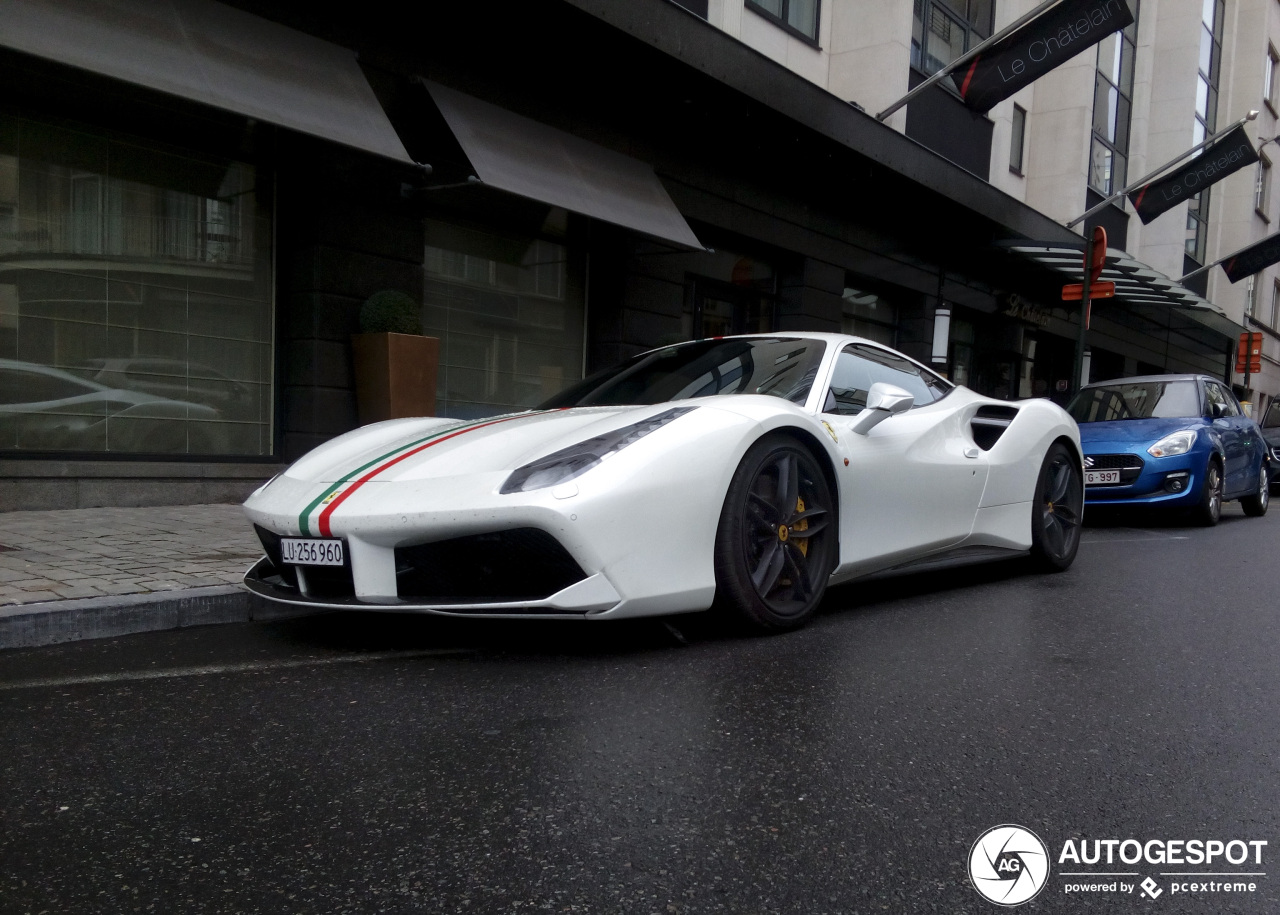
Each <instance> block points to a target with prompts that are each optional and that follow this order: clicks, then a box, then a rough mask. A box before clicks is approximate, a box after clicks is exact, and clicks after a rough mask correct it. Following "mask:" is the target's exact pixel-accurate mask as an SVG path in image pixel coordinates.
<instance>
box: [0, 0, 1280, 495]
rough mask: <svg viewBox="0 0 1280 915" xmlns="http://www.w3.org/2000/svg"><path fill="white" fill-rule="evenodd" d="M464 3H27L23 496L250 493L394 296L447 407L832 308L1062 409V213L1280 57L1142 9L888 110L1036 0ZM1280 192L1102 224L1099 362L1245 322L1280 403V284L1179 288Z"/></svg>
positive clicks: (16, 50) (1203, 355) (20, 258)
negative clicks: (374, 313) (1110, 257)
mask: <svg viewBox="0 0 1280 915" xmlns="http://www.w3.org/2000/svg"><path fill="white" fill-rule="evenodd" d="M1111 2H1118V0H1111ZM122 3H123V4H124V6H126V7H129V8H130V9H131V10H132V13H133V15H131V16H121V15H119V9H120V7H121V4H122ZM1131 4H1132V6H1133V7H1134V8H1135V9H1136V7H1137V5H1138V4H1137V0H1131ZM453 6H454V7H455V8H449V9H437V8H435V7H434V6H433V7H432V8H430V9H404V8H402V7H401V6H400V5H397V4H391V3H383V2H380V0H373V2H370V3H366V4H361V5H359V6H355V5H340V4H334V5H329V6H326V5H323V4H318V5H313V6H309V7H306V8H300V7H298V6H296V5H292V4H286V3H254V4H249V3H221V2H216V0H184V2H181V3H178V2H175V0H119V2H117V3H114V4H98V3H84V4H80V5H62V4H43V3H39V2H36V0H16V2H14V3H12V4H9V5H8V6H7V7H6V12H4V13H3V15H4V16H5V17H7V19H6V20H5V21H4V22H0V75H2V76H3V78H4V81H5V85H6V87H8V88H9V89H10V91H9V92H8V93H6V98H5V99H4V100H3V101H0V383H3V385H4V388H5V390H4V395H3V404H4V406H3V408H0V505H2V506H3V507H5V508H8V509H13V508H48V507H77V506H90V505H105V504H161V503H173V502H184V501H189V502H198V501H213V500H221V499H230V498H238V497H240V496H242V495H244V494H246V493H247V492H248V491H249V490H250V489H251V488H252V487H253V486H254V485H256V484H257V482H259V481H260V480H262V479H265V478H267V477H269V476H271V475H272V474H273V473H275V472H277V471H278V470H279V469H280V468H281V467H282V466H283V465H285V464H286V463H287V462H289V461H291V460H293V459H295V458H297V457H298V456H300V455H301V454H302V453H304V452H305V451H306V450H308V449H309V448H311V447H313V446H315V445H317V444H319V443H321V442H323V441H325V440H327V439H329V438H332V437H333V436H335V435H338V434H341V433H342V432H345V431H347V430H349V429H351V428H354V427H355V426H356V425H358V423H359V421H360V420H359V416H358V413H357V408H356V398H355V375H354V371H355V370H354V368H353V363H352V350H351V342H350V338H351V336H352V335H353V334H355V333H358V332H359V331H360V329H361V328H360V313H361V308H362V306H363V304H364V303H365V302H366V301H367V300H368V299H369V298H370V297H371V296H373V295H374V294H375V293H379V292H383V291H386V290H393V291H397V292H401V293H404V294H406V295H408V296H410V297H411V298H412V299H413V300H414V301H415V302H416V303H418V305H419V307H420V316H421V319H422V322H423V325H424V329H425V331H426V332H427V333H428V334H431V335H433V336H436V337H438V338H439V339H440V365H439V369H438V399H437V413H438V414H440V415H449V416H457V417H476V416H485V415H493V414H497V413H503V412H508V411H512V410H520V409H526V408H529V407H532V406H534V405H536V404H537V403H539V402H541V401H542V400H544V399H545V398H547V397H549V396H550V395H552V394H554V393H555V392H557V391H558V390H560V389H561V388H563V387H564V386H566V385H568V384H570V383H572V382H573V381H576V380H578V379H579V378H581V377H583V375H584V374H586V373H589V372H591V371H594V370H596V369H599V368H603V367H605V366H607V365H609V364H611V363H613V362H615V361H617V360H618V359H621V358H624V357H626V356H628V355H631V354H632V353H635V352H639V351H641V350H643V349H645V348H649V347H652V346H656V345H662V344H665V343H669V342H673V341H677V340H684V339H691V338H695V337H702V336H711V335H716V334H723V333H737V332H753V331H777V330H801V329H811V330H844V331H848V332H853V333H858V334H861V335H864V336H867V337H871V338H873V339H877V340H881V341H883V342H886V343H889V344H891V345H894V346H896V347H898V348H899V349H901V350H903V351H905V352H907V353H908V354H910V355H912V356H914V357H916V358H918V359H921V360H922V361H925V362H929V363H932V364H934V365H935V366H936V367H937V368H938V369H939V370H942V371H945V372H946V373H947V374H948V375H950V377H952V378H953V379H954V380H956V381H958V382H961V383H965V384H968V385H970V386H972V387H974V388H976V389H978V390H980V391H982V392H984V393H988V394H993V395H995V396H1001V397H1007V398H1017V397H1028V396H1049V397H1054V398H1057V399H1065V398H1066V397H1067V396H1068V395H1069V393H1070V391H1071V390H1072V388H1073V386H1074V384H1075V381H1076V379H1075V378H1074V360H1075V357H1076V341H1077V339H1078V337H1079V335H1080V334H1079V326H1080V325H1079V321H1080V315H1079V309H1078V306H1077V305H1075V304H1073V303H1064V302H1062V301H1061V296H1060V290H1061V286H1062V284H1063V283H1064V282H1071V281H1073V280H1075V281H1078V266H1071V265H1078V263H1079V258H1080V235H1079V229H1077V230H1075V231H1071V230H1068V229H1067V228H1065V226H1064V225H1063V223H1064V222H1065V221H1066V220H1069V219H1070V218H1072V217H1073V216H1075V215H1078V214H1079V213H1081V212H1083V211H1084V210H1085V209H1086V208H1087V207H1088V206H1090V205H1091V204H1092V203H1094V202H1097V201H1100V200H1101V199H1102V198H1103V197H1104V196H1105V195H1106V194H1108V193H1110V192H1111V191H1113V190H1117V189H1119V187H1120V186H1123V184H1124V182H1125V181H1126V180H1128V178H1127V177H1126V176H1130V177H1131V176H1135V175H1140V174H1142V173H1143V172H1144V170H1145V169H1147V168H1149V167H1150V166H1152V165H1154V164H1157V163H1158V162H1160V161H1163V159H1165V158H1169V157H1170V156H1172V155H1173V154H1174V153H1175V152H1176V151H1177V149H1178V148H1179V145H1178V144H1183V147H1185V146H1189V145H1191V143H1193V142H1195V138H1196V137H1197V135H1198V134H1197V131H1210V132H1212V131H1213V130H1214V129H1216V128H1219V127H1221V126H1223V125H1225V124H1228V123H1230V122H1231V121H1232V120H1235V119H1237V118H1238V117H1240V116H1241V114H1240V113H1237V109H1239V108H1242V107H1245V108H1247V106H1248V105H1250V104H1252V105H1254V106H1255V107H1256V106H1257V104H1258V102H1257V99H1256V97H1257V96H1259V95H1261V94H1265V93H1266V92H1270V91H1272V90H1271V88H1269V87H1270V85H1271V83H1270V82H1269V83H1267V84H1266V85H1265V86H1264V85H1263V78H1264V75H1265V76H1266V77H1267V79H1268V80H1271V79H1272V77H1273V75H1274V74H1273V73H1272V71H1271V70H1266V73H1265V74H1264V69H1265V68H1264V67H1263V61H1264V60H1269V61H1271V64H1274V62H1275V60H1276V57H1275V56H1273V55H1274V54H1275V47H1274V45H1272V44H1271V43H1270V42H1262V41H1261V39H1259V37H1258V36H1259V35H1260V34H1263V33H1264V32H1265V31H1266V29H1270V28H1272V27H1273V25H1274V23H1272V21H1271V20H1272V19H1274V18H1275V17H1276V15H1277V11H1276V10H1275V9H1273V7H1274V6H1275V4H1274V3H1271V4H1270V5H1268V4H1267V3H1264V2H1262V0H1242V2H1241V3H1239V4H1238V5H1237V4H1236V3H1234V2H1231V3H1223V2H1217V3H1216V5H1214V2H1212V0H1211V2H1209V3H1208V4H1207V5H1206V6H1205V9H1206V10H1208V9H1209V7H1213V9H1212V10H1211V11H1210V12H1208V13H1204V14H1203V15H1202V10H1201V9H1200V8H1199V7H1200V4H1199V3H1198V0H1197V2H1194V3H1193V2H1191V0H1179V2H1177V3H1175V2H1171V0H1164V2H1160V0H1142V3H1141V9H1139V10H1137V12H1138V18H1137V22H1136V23H1135V25H1134V26H1132V27H1130V28H1129V29H1127V30H1125V31H1124V32H1123V33H1117V34H1116V35H1115V36H1113V37H1112V38H1111V39H1108V41H1107V42H1104V43H1103V45H1101V46H1099V47H1098V48H1096V49H1090V50H1089V51H1087V52H1085V53H1083V54H1080V55H1078V56H1076V57H1074V58H1072V59H1071V60H1070V61H1069V62H1067V63H1066V64H1064V65H1063V66H1061V67H1059V68H1058V69H1057V70H1054V71H1053V72H1051V73H1050V74H1048V75H1047V76H1045V77H1043V78H1042V79H1041V80H1039V81H1037V82H1036V83H1034V84H1033V85H1031V86H1029V87H1027V88H1026V89H1023V90H1022V91H1021V92H1019V93H1018V94H1017V95H1015V96H1014V97H1013V98H1012V99H1009V100H1008V101H1006V102H1003V103H1001V104H1000V105H998V106H997V107H996V108H995V109H993V110H992V111H991V112H990V113H989V114H988V115H985V116H984V115H975V114H972V113H971V112H969V111H968V110H967V109H965V108H964V107H963V106H962V105H961V104H960V103H959V101H958V99H957V98H956V97H955V94H954V93H952V92H950V90H948V89H947V88H945V87H943V86H938V87H934V88H932V89H928V90H926V91H925V92H924V93H923V94H921V95H919V96H918V97H917V98H916V99H915V100H913V101H912V102H911V104H910V105H908V106H906V107H905V108H903V109H901V110H899V111H897V112H895V113H894V114H892V115H890V116H889V117H887V118H886V119H885V120H884V122H881V121H878V120H877V119H876V118H875V117H874V115H875V114H876V112H878V111H880V110H882V109H884V108H886V107H888V106H889V105H891V104H892V103H893V102H894V101H895V100H896V99H897V98H899V97H900V96H901V95H903V94H905V93H906V92H907V91H908V89H910V88H911V87H913V86H915V85H918V84H919V83H920V82H921V81H922V80H924V79H925V78H926V77H927V76H928V75H929V74H930V73H931V72H933V71H936V70H937V69H938V68H939V67H941V66H943V65H944V64H945V63H946V62H947V61H949V60H951V59H953V58H954V57H955V56H956V55H958V54H960V53H963V51H964V50H965V48H967V47H972V46H973V44H974V43H976V42H978V41H981V40H982V39H984V38H985V37H988V36H989V35H991V34H992V33H993V32H994V31H996V30H998V29H999V28H1001V27H1002V26H1003V24H1005V23H1007V22H1010V21H1012V20H1013V19H1014V18H1016V17H1017V16H1019V15H1021V14H1022V13H1023V12H1026V11H1027V10H1029V9H1030V8H1031V7H1032V6H1033V4H1032V2H1031V0H1008V2H992V0H954V2H953V0H916V2H914V3H908V2H906V0H894V2H889V3H879V2H877V3H872V2H869V0H758V2H757V0H702V2H697V0H689V2H683V3H679V4H677V3H673V2H669V0H637V2H634V3H627V4H618V3H616V2H610V0H526V2H521V3H516V2H505V0H504V2H498V3H494V4H486V5H484V8H483V9H479V8H471V7H472V6H474V5H466V4H462V5H453ZM1255 6H1256V9H1254V7H1255ZM457 7H461V8H457ZM1205 17H1207V19H1206V18H1205ZM1250 17H1252V18H1250ZM1208 19H1211V20H1212V22H1211V23H1210V24H1209V25H1210V26H1211V27H1210V28H1209V29H1208V32H1207V34H1208V36H1209V38H1208V42H1209V44H1208V48H1209V50H1208V57H1207V58H1206V57H1205V56H1204V52H1203V51H1202V50H1201V48H1202V42H1203V41H1204V40H1205V39H1204V38H1203V35H1204V34H1206V32H1205V29H1204V28H1203V27H1204V26H1205V23H1206V22H1207V20H1208ZM1262 21H1265V23H1266V29H1264V28H1262V27H1261V26H1260V25H1259V24H1258V23H1259V22H1262ZM1244 36H1247V37H1248V41H1249V42H1251V43H1252V44H1250V45H1249V47H1248V48H1247V49H1246V48H1245V47H1244V41H1245V38H1244ZM1253 45H1257V46H1258V47H1256V48H1255V47H1253ZM1157 50H1158V51H1159V53H1157ZM1175 50H1176V52H1177V53H1175ZM1248 55H1252V56H1253V57H1256V63H1257V66H1255V67H1253V68H1252V69H1251V70H1250V69H1249V68H1247V67H1245V66H1244V65H1243V63H1242V61H1243V60H1244V59H1245V58H1246V56H1248ZM1206 60H1207V63H1203V65H1202V62H1203V61H1206ZM1233 61H1234V63H1233ZM1250 80H1252V82H1251V81H1250ZM1272 81H1273V80H1272ZM1184 84H1185V85H1184ZM1175 89H1176V92H1175ZM1175 95H1176V96H1177V97H1176V98H1175V97H1174V96H1175ZM1200 98H1203V102H1201V103H1200V106H1199V107H1197V99H1200ZM1264 107H1266V109H1267V110H1266V111H1265V112H1264V114H1263V115H1262V116H1261V117H1260V118H1259V119H1258V120H1257V121H1255V122H1252V127H1253V128H1256V129H1258V130H1261V131H1263V133H1264V135H1266V136H1271V135H1273V134H1266V131H1274V130H1275V129H1276V125H1275V112H1274V111H1273V110H1272V109H1271V108H1270V107H1269V106H1267V105H1266V104H1265V100H1264ZM1272 150H1274V147H1273V146H1266V147H1264V153H1267V152H1270V151H1272ZM1265 177H1266V173H1265V172H1264V171H1262V170H1259V172H1258V173H1257V174H1254V173H1252V172H1251V173H1249V174H1244V173H1240V174H1237V175H1235V176H1233V177H1232V178H1231V179H1228V180H1227V181H1225V182H1223V183H1222V184H1220V185H1218V186H1217V187H1215V188H1214V189H1213V191H1212V193H1211V194H1210V195H1207V198H1206V199H1202V200H1200V201H1198V202H1197V204H1196V205H1195V206H1196V207H1198V209H1195V210H1194V211H1191V212H1189V209H1190V208H1189V207H1188V205H1186V204H1184V205H1181V209H1180V210H1176V211H1171V212H1170V213H1167V214H1165V215H1164V216H1162V217H1160V219H1159V220H1158V221H1155V222H1152V223H1151V224H1150V225H1148V226H1141V224H1140V223H1139V221H1138V219H1137V218H1136V217H1135V216H1134V215H1133V213H1132V210H1131V209H1130V208H1128V207H1127V204H1124V205H1120V204H1117V205H1115V206H1112V207H1110V208H1109V209H1108V211H1106V212H1104V213H1103V214H1102V215H1101V216H1100V217H1098V218H1097V220H1094V221H1097V222H1101V223H1102V224H1104V225H1106V226H1107V228H1108V231H1109V233H1110V234H1111V239H1112V241H1111V246H1112V248H1113V249H1115V250H1116V251H1117V252H1127V258H1121V260H1123V261H1124V263H1125V264H1129V265H1130V266H1129V267H1127V268H1126V269H1129V270H1130V273H1131V275H1132V277H1133V283H1132V285H1131V288H1129V294H1128V295H1127V297H1119V298H1117V299H1116V300H1114V301H1112V302H1107V303H1101V304H1098V305H1097V306H1096V307H1095V310H1094V313H1093V319H1092V322H1091V325H1090V329H1089V331H1088V335H1087V343H1088V348H1089V372H1090V374H1091V377H1094V378H1101V377H1111V376H1115V375H1121V374H1128V373H1132V372H1135V371H1164V370H1200V371H1207V372H1210V373H1211V374H1214V375H1217V376H1219V377H1223V376H1225V375H1226V374H1227V373H1228V372H1229V366H1228V365H1227V358H1228V354H1229V352H1230V351H1231V350H1232V349H1233V347H1234V345H1235V335H1236V333H1237V332H1238V331H1239V330H1240V329H1241V327H1242V325H1244V324H1246V323H1248V324H1250V326H1251V327H1252V326H1253V325H1258V326H1261V327H1262V328H1263V329H1264V330H1265V331H1267V332H1268V335H1267V341H1268V342H1267V347H1268V348H1267V350H1266V353H1267V359H1266V368H1265V369H1264V372H1263V373H1262V375H1261V376H1258V375H1255V376H1253V377H1252V378H1251V379H1250V380H1249V390H1250V392H1251V393H1250V394H1249V396H1250V397H1253V398H1257V399H1261V398H1264V397H1266V396H1270V395H1273V394H1275V393H1276V392H1277V391H1280V373H1277V372H1276V365H1277V363H1276V357H1277V356H1280V352H1278V351H1277V350H1276V348H1275V343H1276V342H1277V340H1280V338H1277V337H1276V336H1275V334H1274V332H1273V331H1274V327H1275V325H1276V322H1277V320H1280V317H1278V316H1277V315H1276V314H1275V311H1276V310H1277V309H1280V292H1276V293H1274V295H1273V293H1272V289H1273V288H1274V289H1280V286H1278V285H1276V281H1275V277H1274V275H1273V274H1274V272H1275V271H1274V270H1271V271H1267V272H1264V274H1261V275H1259V277H1257V278H1255V282H1254V283H1253V284H1252V287H1251V288H1252V289H1253V293H1252V295H1251V297H1250V296H1247V295H1246V294H1245V291H1244V290H1243V289H1241V288H1237V287H1232V286H1230V284H1227V283H1226V282H1225V280H1224V279H1223V278H1222V277H1221V275H1220V272H1219V273H1209V274H1208V276H1207V277H1206V278H1205V282H1204V284H1203V285H1201V286H1200V287H1198V288H1196V287H1195V286H1194V283H1192V282H1189V283H1188V287H1190V288H1184V287H1183V286H1182V285H1180V284H1177V283H1169V282H1168V280H1167V279H1166V278H1172V280H1174V281H1176V280H1177V279H1178V277H1180V276H1181V275H1182V274H1183V273H1185V272H1189V269H1190V268H1192V267H1194V266H1195V265H1196V264H1197V263H1198V264H1205V263H1209V262H1211V261H1212V260H1213V259H1214V258H1216V257H1217V256H1219V252H1223V253H1225V252H1227V251H1229V250H1232V249H1233V248H1234V247H1240V246H1241V245H1243V244H1247V243H1248V242H1249V241H1252V240H1256V238H1260V237H1262V236H1263V235H1265V234H1267V232H1268V231H1269V229H1268V228H1267V226H1268V224H1269V220H1270V219H1272V218H1275V215H1276V214H1275V213H1274V212H1272V208H1271V201H1270V196H1269V187H1268V188H1267V192H1266V193H1262V192H1260V191H1258V190H1257V187H1256V186H1255V185H1257V183H1258V182H1259V181H1261V180H1262V179H1264V178H1265ZM1260 193H1262V196H1259V194H1260ZM1242 208H1245V209H1247V212H1246V211H1245V209H1242ZM1094 221H1091V222H1090V223H1089V224H1090V225H1092V224H1093V222H1094ZM1133 264H1136V266H1132V265H1133ZM1064 265H1067V266H1066V267H1064ZM1070 271H1075V273H1076V275H1075V276H1072V275H1071V274H1070ZM1268 284H1270V285H1268ZM1238 285H1243V284H1238ZM1127 288H1128V287H1127ZM1171 289H1172V290H1173V291H1172V292H1171V291H1170V290H1171ZM1267 309H1271V311H1268V310H1267ZM1231 380H1232V381H1234V382H1235V383H1237V385H1238V386H1240V385H1243V379H1241V378H1238V377H1237V378H1232V379H1231ZM1238 389H1240V390H1242V392H1243V388H1242V387H1238Z"/></svg>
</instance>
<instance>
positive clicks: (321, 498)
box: [298, 413, 538, 537]
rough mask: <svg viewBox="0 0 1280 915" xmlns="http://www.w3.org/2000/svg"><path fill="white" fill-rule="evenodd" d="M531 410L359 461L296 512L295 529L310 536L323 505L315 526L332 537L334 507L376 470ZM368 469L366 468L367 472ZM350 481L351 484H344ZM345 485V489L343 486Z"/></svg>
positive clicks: (447, 431) (435, 435)
mask: <svg viewBox="0 0 1280 915" xmlns="http://www.w3.org/2000/svg"><path fill="white" fill-rule="evenodd" d="M536 415H538V414H534V413H519V414H517V415H515V416H504V417H501V418H499V419H490V420H485V421H483V422H475V423H466V424H464V425H461V426H453V427H451V428H449V429H444V430H442V431H440V432H435V433H433V434H431V435H428V436H426V437H425V438H420V439H417V440H416V441H412V442H409V443H407V444H404V445H401V446H400V447H399V448H393V449H392V450H391V451H388V452H386V453H385V454H382V455H379V456H378V457H376V458H374V459H373V460H372V461H369V462H368V463H366V464H362V465H361V466H359V467H357V468H356V469H355V470H353V471H351V472H350V473H348V474H347V475H346V476H344V477H343V478H342V479H340V480H338V481H337V482H336V483H333V484H332V485H330V486H328V487H327V488H326V489H325V490H324V491H323V492H322V493H320V495H318V496H316V498H315V499H314V500H313V501H312V502H311V504H309V505H308V506H307V507H306V508H304V509H303V510H302V514H300V515H298V529H299V530H300V531H301V532H302V536H304V537H309V536H311V524H310V519H311V513H312V512H314V511H315V510H316V508H317V507H319V506H321V505H323V506H324V507H323V508H322V509H321V510H320V516H319V518H317V519H316V530H317V533H319V535H320V536H321V537H331V536H333V532H332V530H331V529H330V527H329V518H330V516H331V515H332V514H333V512H334V509H336V508H337V507H338V506H339V505H341V504H342V503H343V502H345V501H346V500H347V497H348V496H350V495H351V494H352V493H353V492H355V491H356V490H357V489H359V488H360V487H361V486H363V485H364V484H365V483H367V482H369V481H370V480H372V479H373V478H374V477H376V476H377V475H378V474H380V473H382V472H383V471H385V470H387V469H388V468H390V467H394V466H395V465H396V464H399V463H400V462H401V461H403V460H405V459H407V458H411V457H413V456H414V455H415V454H418V453H420V452H422V451H425V450H426V449H428V448H430V447H431V446H432V445H438V444H440V443H441V442H447V441H448V440H449V439H451V438H457V437H458V436H459V435H465V434H466V433H468V432H471V431H473V430H475V429H483V428H484V427H485V426H496V425H497V424H498V423H506V422H510V421H511V420H513V419H523V418H524V417H526V416H536ZM366 471H367V472H366ZM348 483H350V484H351V485H349V486H347V484H348ZM343 486H346V489H343V488H342V487H343Z"/></svg>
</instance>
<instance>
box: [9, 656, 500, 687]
mask: <svg viewBox="0 0 1280 915" xmlns="http://www.w3.org/2000/svg"><path fill="white" fill-rule="evenodd" d="M474 653H475V652H474V651H473V650H472V649H470V648H433V649H428V650H424V651H375V652H370V653H369V654H361V655H344V656H342V657H334V658H303V659H298V660H293V661H244V662H241V663H239V664H207V665H203V666H201V667H173V668H170V669H169V670H125V671H118V672H116V673H110V674H90V675H88V676H80V677H45V678H43V679H40V680H18V681H17V682H14V683H0V692H7V691H11V690H17V689H47V688H49V687H57V686H80V685H83V684H89V683H126V682H129V681H131V680H171V679H175V678H178V677H207V676H210V675H212V674H240V673H267V672H270V671H273V670H289V669H291V668H298V667H328V666H331V665H334V664H368V663H371V662H373V661H396V660H402V659H404V660H407V659H410V658H445V657H455V656H457V655H467V654H474Z"/></svg>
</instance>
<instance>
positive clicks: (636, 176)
mask: <svg viewBox="0 0 1280 915" xmlns="http://www.w3.org/2000/svg"><path fill="white" fill-rule="evenodd" d="M424 85H425V86H426V87H427V91H428V92H430V93H431V98H432V100H433V101H434V102H435V103H436V107H438V108H439V109H440V113H441V115H443V117H444V119H445V122H446V123H447V124H448V125H449V129H450V130H451V131H452V132H453V134H454V136H455V137H456V138H457V140H458V144H459V145H460V146H461V147H462V151H463V152H464V153H465V154H466V156H467V159H468V160H469V161H470V163H471V166H472V168H474V169H475V176H476V177H477V178H478V179H480V181H481V182H483V183H484V184H487V185H490V186H492V187H495V188H498V189H500V190H503V191H507V192H509V193H512V194H516V195H519V196H521V197H527V198H529V199H531V200H536V201H538V202H539V203H545V204H549V205H551V206H558V207H563V208H565V209H566V210H571V211H573V212H575V213H581V214H583V215H585V216H591V217H593V218H595V219H600V220H603V221H605V222H609V223H613V224H614V225H619V226H623V227H625V228H628V229H634V230H635V231H637V232H641V233H643V234H645V235H649V236H652V237H654V238H658V239H662V240H664V241H669V242H674V243H675V244H677V245H681V246H684V247H688V248H701V247H702V243H701V242H699V241H698V238H697V236H696V235H694V234H693V230H692V229H691V228H689V224H688V223H687V222H686V221H685V218H684V216H682V215H681V214H680V211H679V210H678V209H676V205H675V203H673V202H672V200H671V196H670V195H669V194H668V193H667V190H666V188H664V187H663V186H662V182H661V181H659V180H658V176H657V175H656V174H654V171H653V168H652V167H651V166H649V165H648V164H646V163H644V162H641V161H640V160H639V159H633V158H632V157H631V156H626V155H623V154H622V153H619V152H615V151H613V150H611V149H607V148H605V147H603V146H600V145H599V144H596V143H592V142H590V141H589V140H584V139H582V138H581V137H577V136H574V135H573V134H570V133H566V132H565V131H563V130H558V129H556V128H554V127H550V126H548V125H546V124H543V123H540V122H538V121H535V120H532V119H531V118H526V117H524V116H522V115H518V114H515V113H514V112H511V111H507V110H506V109H505V108H499V107H498V106H497V105H491V104H489V103H488V102H484V101H481V100H480V99H478V98H474V97H472V96H470V95H466V94H464V93H462V92H458V91H456V90H454V89H449V88H446V87H445V86H441V85H439V84H437V83H433V82H429V81H425V80H424Z"/></svg>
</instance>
